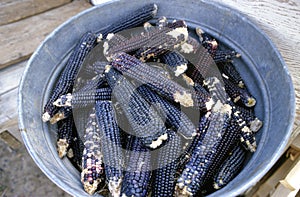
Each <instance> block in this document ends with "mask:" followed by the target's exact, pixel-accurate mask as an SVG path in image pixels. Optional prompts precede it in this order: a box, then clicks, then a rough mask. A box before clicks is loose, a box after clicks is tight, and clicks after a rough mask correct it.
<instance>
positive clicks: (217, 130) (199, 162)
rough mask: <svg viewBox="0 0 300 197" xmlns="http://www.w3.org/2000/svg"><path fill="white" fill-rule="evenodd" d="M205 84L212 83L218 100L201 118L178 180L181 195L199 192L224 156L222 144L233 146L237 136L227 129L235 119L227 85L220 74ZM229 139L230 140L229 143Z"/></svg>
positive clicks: (214, 94) (212, 92) (214, 97)
mask: <svg viewBox="0 0 300 197" xmlns="http://www.w3.org/2000/svg"><path fill="white" fill-rule="evenodd" d="M204 84H205V85H206V86H207V87H208V89H209V92H210V93H211V96H212V99H213V100H214V101H215V104H214V105H213V106H212V110H211V111H210V112H207V114H206V115H205V116H203V117H202V118H201V120H200V123H199V131H200V132H201V133H200V134H199V137H196V138H195V139H196V141H194V142H192V146H190V147H189V148H190V149H192V154H191V156H190V158H189V160H188V162H187V164H186V166H185V169H184V170H183V172H182V175H181V176H180V178H179V179H178V181H177V184H176V193H177V195H183V196H193V195H195V194H196V193H197V192H198V191H199V190H200V189H201V187H202V186H203V185H204V184H205V183H206V182H207V181H208V180H209V178H210V176H211V173H212V172H214V169H216V168H217V167H218V166H217V164H218V163H219V162H220V160H222V158H223V157H224V153H222V151H223V150H222V148H224V149H228V148H230V147H231V143H230V141H231V139H234V140H236V136H235V134H234V133H233V132H232V131H229V132H228V129H227V127H228V126H229V123H230V121H231V115H232V107H231V106H230V105H229V104H228V102H229V100H228V96H227V95H226V93H225V89H224V87H223V86H222V84H221V82H220V81H219V80H218V79H217V78H216V77H211V78H207V79H206V80H205V81H204ZM197 138H198V139H197ZM226 141H229V143H228V144H226V143H225V142H226ZM195 144H196V145H195ZM188 151H190V150H188Z"/></svg>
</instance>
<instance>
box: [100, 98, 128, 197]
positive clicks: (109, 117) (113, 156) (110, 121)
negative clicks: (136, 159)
mask: <svg viewBox="0 0 300 197" xmlns="http://www.w3.org/2000/svg"><path fill="white" fill-rule="evenodd" d="M96 116H97V121H98V124H99V126H100V135H101V149H102V153H103V160H104V166H105V175H106V180H107V181H108V188H109V191H110V193H111V194H112V196H115V197H117V196H120V192H121V183H122V179H123V167H124V157H123V153H122V149H121V148H122V145H121V138H120V131H119V128H118V125H117V122H116V117H115V111H114V109H113V106H112V103H111V101H96Z"/></svg>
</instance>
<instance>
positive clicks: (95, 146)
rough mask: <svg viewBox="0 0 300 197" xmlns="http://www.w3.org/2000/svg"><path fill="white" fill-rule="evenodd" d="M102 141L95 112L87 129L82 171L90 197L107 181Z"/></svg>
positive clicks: (89, 120) (84, 185)
mask: <svg viewBox="0 0 300 197" xmlns="http://www.w3.org/2000/svg"><path fill="white" fill-rule="evenodd" d="M100 141H101V139H100V131H99V126H98V123H97V120H96V114H95V112H94V110H93V112H92V113H91V114H90V116H89V119H88V123H87V125H86V129H85V135H84V150H83V154H82V171H81V182H82V184H83V188H84V190H85V191H86V192H87V193H88V194H90V195H92V194H94V193H95V191H96V190H97V188H98V186H99V185H100V183H103V182H104V179H105V176H104V164H103V155H102V152H101V144H100Z"/></svg>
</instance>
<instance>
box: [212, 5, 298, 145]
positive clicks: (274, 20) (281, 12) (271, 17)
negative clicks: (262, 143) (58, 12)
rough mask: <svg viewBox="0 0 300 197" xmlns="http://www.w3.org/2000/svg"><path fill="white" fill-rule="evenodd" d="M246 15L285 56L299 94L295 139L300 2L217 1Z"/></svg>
mask: <svg viewBox="0 0 300 197" xmlns="http://www.w3.org/2000/svg"><path fill="white" fill-rule="evenodd" d="M214 1H215V2H220V3H224V4H226V5H228V6H230V7H232V8H234V9H236V10H239V11H240V12H242V13H244V14H246V15H247V16H249V18H251V19H252V20H253V21H254V22H255V23H256V24H258V26H259V27H260V28H261V29H263V30H264V31H265V32H266V34H267V35H268V36H269V37H270V38H271V40H272V41H273V42H274V44H275V45H276V46H277V48H278V49H279V51H280V53H281V55H282V56H283V58H284V60H285V62H286V64H287V66H288V69H289V71H290V74H291V76H292V79H293V83H294V87H295V91H296V105H297V106H296V110H297V111H296V119H295V123H294V128H295V129H294V132H293V134H292V137H291V142H292V140H293V139H294V138H295V137H296V136H297V135H298V134H299V132H300V130H297V129H296V128H297V127H298V126H300V75H299V70H300V64H299V62H300V56H299V54H298V51H299V48H300V34H299V33H300V25H299V21H300V14H299V13H300V1H299V0H256V1H253V0H239V1H232V0H214Z"/></svg>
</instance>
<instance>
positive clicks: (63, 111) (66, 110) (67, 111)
mask: <svg viewBox="0 0 300 197" xmlns="http://www.w3.org/2000/svg"><path fill="white" fill-rule="evenodd" d="M70 115H72V108H71V107H62V108H60V109H59V110H58V112H57V113H56V114H55V115H54V116H53V117H52V118H51V119H50V123H51V124H55V123H57V122H58V121H60V120H63V119H65V118H68V117H69V116H70Z"/></svg>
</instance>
